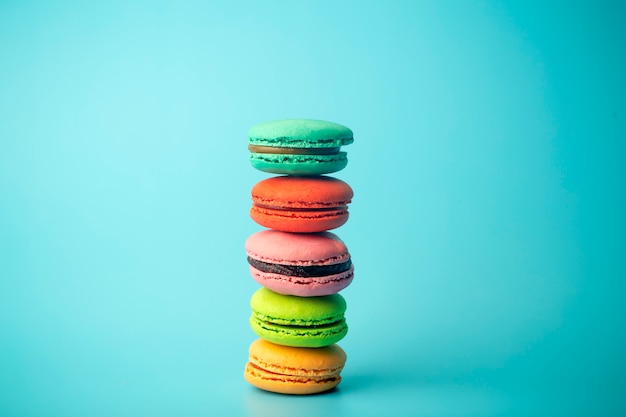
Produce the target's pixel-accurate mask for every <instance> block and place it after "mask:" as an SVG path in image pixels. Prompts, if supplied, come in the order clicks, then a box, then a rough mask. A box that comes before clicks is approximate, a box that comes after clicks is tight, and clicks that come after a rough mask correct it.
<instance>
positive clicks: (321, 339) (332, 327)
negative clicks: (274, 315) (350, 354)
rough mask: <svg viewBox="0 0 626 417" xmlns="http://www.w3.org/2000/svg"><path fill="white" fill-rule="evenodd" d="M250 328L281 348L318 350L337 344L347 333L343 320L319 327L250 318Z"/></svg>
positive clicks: (346, 326)
mask: <svg viewBox="0 0 626 417" xmlns="http://www.w3.org/2000/svg"><path fill="white" fill-rule="evenodd" d="M250 327H251V328H252V331H254V333H256V334H257V335H258V336H259V337H261V338H263V339H265V340H267V341H269V342H272V343H275V344H277V345H283V346H293V347H309V348H318V347H324V346H329V345H332V344H334V343H337V342H339V341H340V340H341V339H343V338H344V337H345V336H346V334H347V333H348V325H347V323H346V320H345V319H341V320H339V321H337V322H335V323H331V324H324V325H319V326H286V325H281V324H275V323H270V322H267V321H264V320H260V319H258V318H257V317H255V316H254V314H253V315H252V316H251V317H250Z"/></svg>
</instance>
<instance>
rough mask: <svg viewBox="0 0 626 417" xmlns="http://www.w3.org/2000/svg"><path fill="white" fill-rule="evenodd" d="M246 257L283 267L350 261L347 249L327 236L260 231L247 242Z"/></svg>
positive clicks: (326, 234) (336, 238) (339, 240)
mask: <svg viewBox="0 0 626 417" xmlns="http://www.w3.org/2000/svg"><path fill="white" fill-rule="evenodd" d="M245 246H246V253H247V254H248V256H249V257H251V258H253V259H256V260H259V261H262V262H270V263H278V264H282V265H302V266H310V265H328V264H338V263H342V262H346V261H347V260H349V259H350V253H349V252H348V248H347V247H346V245H345V244H344V243H343V241H342V240H341V239H339V237H338V236H337V235H335V234H333V233H330V232H321V233H286V232H280V231H277V230H271V229H270V230H262V231H260V232H257V233H254V234H253V235H251V236H250V237H248V239H247V240H246V245H245Z"/></svg>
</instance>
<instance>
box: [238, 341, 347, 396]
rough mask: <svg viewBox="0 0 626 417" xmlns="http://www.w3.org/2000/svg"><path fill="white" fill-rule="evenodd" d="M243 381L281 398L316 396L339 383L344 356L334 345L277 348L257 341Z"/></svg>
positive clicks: (271, 344)
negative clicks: (284, 395) (277, 394)
mask: <svg viewBox="0 0 626 417" xmlns="http://www.w3.org/2000/svg"><path fill="white" fill-rule="evenodd" d="M249 352H250V357H249V362H248V363H247V364H246V369H245V371H244V377H245V379H246V381H248V382H249V383H250V384H252V385H254V386H255V387H257V388H260V389H262V390H265V391H271V392H276V393H280V394H300V395H301V394H316V393H320V392H324V391H328V390H330V389H333V388H335V387H336V386H337V385H339V383H340V382H341V376H340V373H341V370H342V369H343V366H344V364H345V362H346V353H345V352H344V351H343V349H341V347H339V345H336V344H333V345H330V346H326V347H321V348H303V347H291V346H283V345H277V344H274V343H270V342H268V341H267V340H264V339H257V340H255V341H254V342H252V344H251V345H250V349H249Z"/></svg>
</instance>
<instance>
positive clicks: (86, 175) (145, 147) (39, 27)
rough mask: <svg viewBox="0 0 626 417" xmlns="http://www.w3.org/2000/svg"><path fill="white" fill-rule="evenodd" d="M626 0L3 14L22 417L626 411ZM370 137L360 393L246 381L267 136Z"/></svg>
mask: <svg viewBox="0 0 626 417" xmlns="http://www.w3.org/2000/svg"><path fill="white" fill-rule="evenodd" d="M625 19H626V13H625V7H624V3H623V2H619V1H598V2H596V1H586V2H584V1H583V2H581V1H575V2H560V1H551V2H539V1H528V2H527V1H461V0H459V1H440V2H439V1H389V2H383V1H379V2H378V1H299V2H295V1H267V2H237V1H233V2H226V1H222V2H209V1H197V2H190V1H171V2H165V1H144V2H117V1H111V2H109V1H105V2H80V1H76V2H72V1H54V2H44V1H9V0H2V1H0V415H2V416H6V417H16V416H64V417H71V416H90V417H96V416H174V415H181V416H182V415H184V416H214V415H231V416H237V415H241V416H272V417H278V416H293V415H300V416H319V415H338V416H364V415H371V416H380V415H398V416H400V415H411V416H453V415H459V416H482V415H485V416H487V415H507V416H508V415H520V416H527V415H546V416H559V415H563V416H574V415H606V416H610V415H624V414H625V413H626V383H625V381H626V379H625V378H624V375H625V373H626V361H625V359H624V351H625V350H626V320H625V319H626V308H625V307H624V296H625V293H626V285H625V283H624V282H625V280H626V266H625V262H624V255H625V254H626V253H625V252H626V250H625V249H626V240H625V235H626V222H625V220H624V213H625V212H626V192H625V191H626V190H625V187H624V180H625V175H624V174H625V169H624V161H625V160H626V123H625V117H626V106H625V95H626V86H625V79H624V74H625V73H626V64H625V56H626V54H625V51H626V48H625V46H626V45H625V39H626V30H625V28H624V21H625ZM291 117H307V118H319V119H325V120H330V121H335V122H339V123H343V124H345V125H347V126H349V127H351V128H352V129H353V130H354V132H355V142H354V144H353V145H350V146H349V147H346V148H345V149H346V150H347V151H348V154H349V164H348V167H347V168H346V169H345V170H343V171H342V172H339V173H337V174H336V176H337V177H339V178H341V179H343V180H344V181H346V182H348V183H349V184H351V185H352V187H353V188H354V192H355V198H354V201H353V204H352V205H351V208H350V210H351V218H350V220H349V221H348V223H347V224H346V225H345V226H343V227H341V228H340V229H337V230H336V233H337V234H338V235H339V236H340V237H342V238H343V239H344V241H345V242H346V244H347V245H348V247H349V248H350V251H351V253H352V255H353V259H354V263H355V265H356V278H355V280H354V282H353V284H352V286H351V287H349V288H348V289H346V290H345V291H344V292H343V294H344V296H345V298H346V300H347V302H348V312H347V319H348V323H349V325H350V331H349V334H348V336H347V337H346V338H345V339H344V340H343V341H342V342H341V343H340V344H341V345H342V346H343V347H344V349H345V350H346V352H347V353H348V356H349V359H348V363H347V365H346V368H345V371H344V381H343V383H342V384H341V386H340V388H339V389H338V390H336V391H334V392H332V393H329V394H328V395H322V396H315V397H304V398H303V397H286V396H280V395H275V394H270V393H265V392H262V391H259V390H256V389H254V388H253V387H251V386H249V385H248V384H247V383H246V382H245V381H244V380H243V377H242V373H243V367H244V364H245V362H246V359H247V349H248V345H249V343H250V342H251V341H252V340H254V338H255V336H254V334H253V333H252V331H251V330H250V329H249V327H248V317H249V306H248V301H249V298H250V295H251V294H252V293H253V292H254V290H255V289H256V288H257V285H256V283H254V282H253V281H252V279H251V278H250V277H249V274H248V271H247V264H246V260H245V253H244V249H243V244H244V242H245V239H246V238H247V236H248V235H250V234H251V233H254V232H256V231H257V230H260V227H259V226H257V225H256V224H254V223H253V222H252V221H251V220H250V219H249V217H248V208H249V205H250V201H249V191H250V188H251V187H252V186H253V185H254V184H255V183H256V182H257V181H259V180H261V179H263V178H266V177H267V176H268V175H266V174H263V173H261V172H258V171H255V170H253V169H252V167H251V166H250V165H249V163H248V160H247V158H248V152H247V149H246V132H247V130H248V128H249V127H250V126H252V125H253V124H255V123H258V122H261V121H266V120H270V119H278V118H291Z"/></svg>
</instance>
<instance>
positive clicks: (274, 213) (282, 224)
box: [250, 206, 349, 233]
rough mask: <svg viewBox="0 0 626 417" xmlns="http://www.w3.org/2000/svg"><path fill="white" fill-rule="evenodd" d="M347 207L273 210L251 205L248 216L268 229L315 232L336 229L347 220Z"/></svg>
mask: <svg viewBox="0 0 626 417" xmlns="http://www.w3.org/2000/svg"><path fill="white" fill-rule="evenodd" d="M348 216H349V214H348V211H347V209H338V210H328V211H305V210H302V211H298V210H273V209H267V208H260V207H257V206H252V208H251V209H250V217H251V218H252V220H254V221H255V222H256V223H258V224H259V225H261V226H264V227H267V228H269V229H274V230H279V231H281V232H289V233H316V232H324V231H326V230H332V229H336V228H338V227H340V226H343V225H344V224H345V223H346V222H347V221H348Z"/></svg>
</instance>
